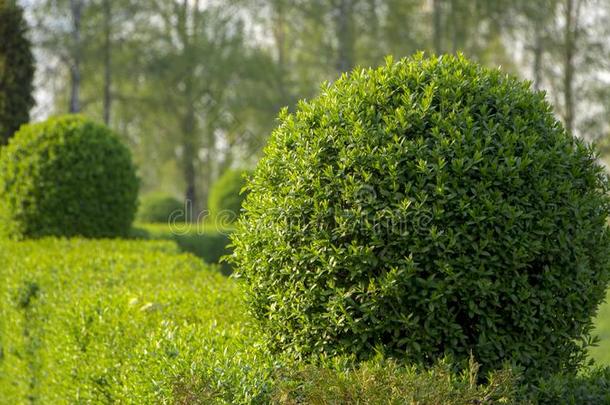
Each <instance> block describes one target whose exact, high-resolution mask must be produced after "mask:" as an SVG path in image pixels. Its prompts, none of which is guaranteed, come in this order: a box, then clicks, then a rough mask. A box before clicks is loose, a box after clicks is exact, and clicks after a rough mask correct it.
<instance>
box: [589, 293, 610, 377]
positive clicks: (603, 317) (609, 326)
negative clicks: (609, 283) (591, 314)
mask: <svg viewBox="0 0 610 405" xmlns="http://www.w3.org/2000/svg"><path fill="white" fill-rule="evenodd" d="M595 325H596V327H595V332H594V333H595V334H596V335H598V336H599V338H600V342H599V346H597V347H594V348H592V349H591V356H592V357H593V358H594V359H595V361H596V362H597V363H599V364H603V365H607V366H610V290H608V295H607V296H606V302H604V303H603V304H602V305H601V306H600V308H599V312H598V314H597V318H596V320H595Z"/></svg>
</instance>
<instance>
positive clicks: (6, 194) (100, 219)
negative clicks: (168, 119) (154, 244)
mask: <svg viewBox="0 0 610 405" xmlns="http://www.w3.org/2000/svg"><path fill="white" fill-rule="evenodd" d="M137 195H138V179H137V177H136V173H135V167H134V165H133V163H132V160H131V154H130V152H129V150H128V149H127V147H125V146H124V145H123V144H122V143H121V141H120V140H119V138H118V137H117V136H116V135H115V134H114V133H113V132H111V131H110V130H109V129H108V128H106V127H105V126H103V125H99V124H96V123H94V122H92V121H89V120H87V119H85V118H83V117H81V116H73V115H72V116H70V115H69V116H62V117H57V118H52V119H49V120H48V121H45V122H42V123H38V124H31V125H25V126H23V127H21V129H20V130H19V131H18V132H17V133H16V134H15V136H14V138H12V139H11V141H10V143H9V144H8V145H7V146H6V147H5V148H3V149H2V151H1V155H0V233H2V234H4V235H6V236H9V237H11V238H14V239H23V238H38V237H43V236H77V235H79V236H84V237H118V236H126V235H127V234H128V232H129V229H130V227H131V223H132V221H133V218H134V214H135V211H136V205H137V203H136V200H137Z"/></svg>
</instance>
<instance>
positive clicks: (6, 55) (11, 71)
mask: <svg viewBox="0 0 610 405" xmlns="http://www.w3.org/2000/svg"><path fill="white" fill-rule="evenodd" d="M0 38H2V41H0V146H2V145H4V144H6V143H7V142H8V139H9V138H10V137H11V136H13V134H14V133H15V132H16V131H17V130H18V129H19V127H20V126H21V125H22V124H24V123H26V122H28V121H29V119H30V108H32V106H33V105H34V97H32V80H33V79H34V56H33V55H32V51H31V49H30V48H31V44H30V41H29V39H28V38H27V24H26V22H25V18H24V17H23V9H22V8H21V7H20V6H19V5H18V4H17V2H15V1H14V0H0Z"/></svg>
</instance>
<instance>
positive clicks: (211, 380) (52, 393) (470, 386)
mask: <svg viewBox="0 0 610 405" xmlns="http://www.w3.org/2000/svg"><path fill="white" fill-rule="evenodd" d="M0 263H2V264H3V265H2V266H0V279H2V280H3V282H2V283H0V402H2V403H5V402H6V403H126V404H140V403H184V404H187V403H188V404H211V403H227V404H268V403H279V404H296V403H325V404H343V403H362V404H382V403H383V404H385V403H405V401H406V400H407V399H411V400H413V402H412V403H418V404H438V403H447V404H471V403H491V402H490V401H493V403H496V402H499V401H500V400H501V399H505V400H506V403H527V401H531V402H532V403H541V404H549V405H550V404H557V403H565V402H567V403H575V404H577V403H578V404H579V403H604V401H607V392H608V386H609V382H610V376H609V375H608V372H607V370H603V369H600V370H594V371H591V372H588V373H586V374H584V375H582V376H578V377H573V376H556V377H552V378H551V379H549V380H547V381H543V382H540V383H537V384H534V385H530V386H529V387H522V386H519V385H517V383H518V382H521V380H519V379H518V376H517V375H516V374H515V373H513V372H510V371H509V370H500V371H499V372H496V373H494V374H493V376H491V377H489V378H487V379H486V381H487V382H486V383H485V384H483V385H478V384H477V380H479V379H478V378H477V369H478V366H477V365H476V364H474V363H473V362H470V364H469V367H466V368H465V370H464V371H462V372H460V373H458V374H455V373H454V367H453V366H452V365H451V363H448V362H447V361H441V362H438V363H436V364H435V365H433V366H432V367H430V368H429V369H422V368H419V367H415V366H405V365H401V364H399V363H397V362H395V361H393V360H383V359H382V358H375V359H373V360H371V361H368V362H364V363H360V364H358V362H354V361H353V359H352V358H333V359H325V360H323V361H322V362H320V363H318V364H317V365H309V364H298V363H294V362H293V361H291V360H290V359H289V358H286V357H283V356H279V357H278V356H272V355H271V354H270V353H269V352H268V351H267V350H266V349H265V345H263V344H262V341H261V337H258V336H257V335H256V334H254V333H253V328H252V326H253V325H251V323H250V321H249V319H248V316H247V314H246V311H245V308H244V306H243V302H242V298H241V293H240V288H238V286H237V285H236V283H235V281H234V280H231V279H227V278H225V277H222V276H220V275H218V274H217V272H216V271H214V269H213V268H211V267H209V266H207V265H204V264H202V263H201V261H200V260H197V259H195V258H194V257H192V256H190V255H184V254H179V253H178V252H177V248H176V246H175V245H174V244H173V243H171V242H163V241H118V240H82V239H80V240H79V239H72V240H65V239H64V240H57V239H49V238H46V239H41V240H37V241H24V242H9V241H0Z"/></svg>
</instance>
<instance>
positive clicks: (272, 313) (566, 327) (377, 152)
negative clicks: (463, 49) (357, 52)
mask: <svg viewBox="0 0 610 405" xmlns="http://www.w3.org/2000/svg"><path fill="white" fill-rule="evenodd" d="M249 190H250V194H249V195H248V197H247V198H246V201H245V203H244V209H245V213H244V215H243V216H242V218H241V220H240V221H239V225H238V227H237V228H238V229H237V230H236V232H235V233H234V234H233V236H232V240H233V244H234V248H235V253H234V256H233V261H234V264H235V265H236V270H237V271H238V272H239V273H240V274H241V277H243V278H244V279H245V281H246V285H247V286H248V288H247V293H248V294H247V295H248V299H249V304H250V308H251V310H252V313H253V315H254V317H255V318H256V319H258V320H259V321H260V323H261V325H262V327H263V329H264V330H265V331H266V332H267V333H268V336H269V342H270V343H271V345H272V347H273V348H275V349H276V350H282V351H286V352H292V353H294V354H295V355H296V356H307V355H311V354H318V353H322V354H330V355H333V354H337V353H355V354H356V355H357V356H358V357H360V358H366V357H368V356H369V355H371V354H372V353H373V352H375V351H376V350H381V351H384V352H385V353H386V354H389V355H393V356H396V357H398V358H401V359H405V360H407V361H415V362H419V363H428V362H430V361H431V360H433V359H435V358H438V357H441V356H443V355H451V356H454V358H456V359H458V360H460V359H465V358H467V357H468V356H469V353H470V352H472V354H473V355H474V356H475V358H476V360H477V361H478V362H479V363H481V364H482V367H483V369H485V370H488V369H494V368H498V367H500V366H501V364H502V362H503V361H511V362H514V363H516V364H518V365H520V366H522V367H525V368H526V370H527V373H528V374H529V375H543V374H547V373H549V372H555V371H558V370H560V369H561V370H574V369H575V368H576V367H577V365H578V364H579V363H580V362H581V361H582V359H583V356H584V354H585V349H584V348H585V347H586V346H587V343H589V342H590V338H589V333H590V331H591V318H592V316H593V315H594V313H595V311H596V308H597V306H598V304H599V303H600V301H602V299H603V296H604V291H605V289H606V285H607V281H608V278H609V270H608V269H609V265H610V263H609V251H610V250H609V246H610V240H609V236H608V229H607V225H606V218H607V216H608V213H609V210H610V199H609V197H608V195H607V191H608V181H607V178H606V175H605V174H604V172H603V169H602V167H601V166H600V165H599V164H598V163H597V161H596V158H595V155H594V152H593V151H592V149H590V148H589V147H588V146H586V145H585V144H583V143H582V142H581V141H579V140H577V139H575V138H574V137H572V136H571V135H570V134H568V133H566V131H565V130H564V129H563V128H562V126H561V125H560V124H559V123H558V122H557V120H556V119H555V117H554V116H553V112H552V110H551V107H550V106H549V104H548V103H547V102H545V100H544V94H542V93H539V92H532V91H531V90H530V88H529V84H527V83H523V82H520V81H518V80H516V79H515V78H513V77H510V76H507V75H505V74H503V73H501V72H500V71H498V70H489V69H486V68H482V67H480V66H478V65H476V64H474V63H471V62H468V61H467V60H465V59H464V58H463V57H461V56H459V57H450V56H444V57H442V58H432V59H426V58H424V57H423V56H422V55H419V56H417V57H414V58H412V59H404V60H401V61H400V62H398V63H395V64H393V63H391V62H389V63H388V64H387V65H386V66H384V67H380V68H378V69H375V70H371V69H368V70H356V71H354V72H353V73H352V74H351V75H349V76H344V77H342V78H341V79H340V80H338V81H337V82H336V83H335V84H333V85H329V86H326V87H325V88H323V89H322V92H321V95H320V96H319V97H318V98H316V99H314V100H312V101H310V102H301V103H300V104H299V106H298V109H297V111H296V112H295V113H294V114H288V113H286V112H284V113H283V114H282V115H281V124H280V126H279V127H278V128H277V129H276V130H275V132H274V133H273V135H272V136H271V139H270V141H269V145H268V146H267V147H266V150H265V154H264V157H263V158H262V159H261V161H260V163H259V164H258V167H257V169H256V171H255V174H254V176H253V179H252V180H251V181H250V183H249Z"/></svg>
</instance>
